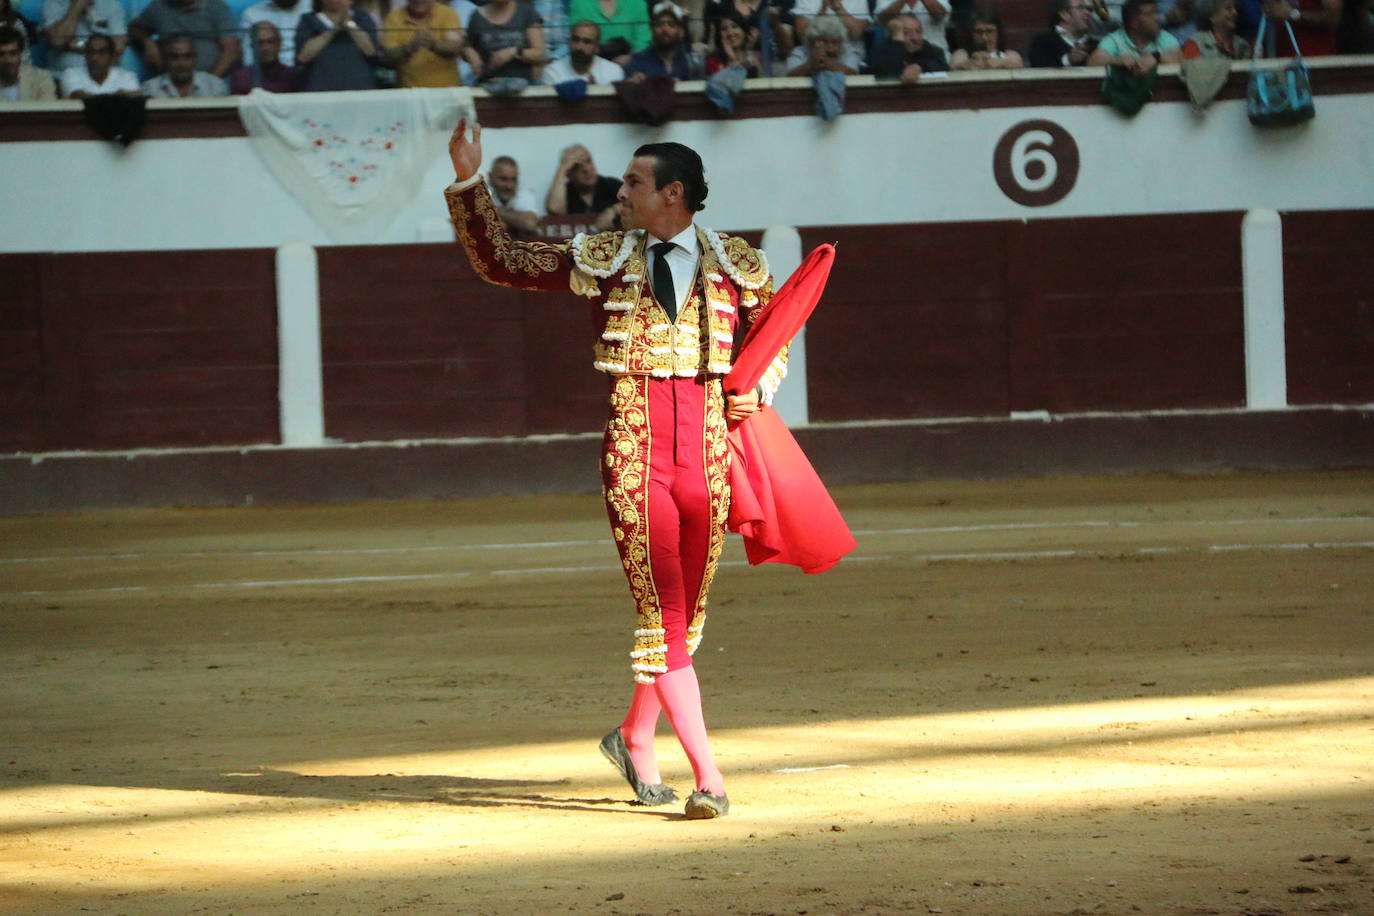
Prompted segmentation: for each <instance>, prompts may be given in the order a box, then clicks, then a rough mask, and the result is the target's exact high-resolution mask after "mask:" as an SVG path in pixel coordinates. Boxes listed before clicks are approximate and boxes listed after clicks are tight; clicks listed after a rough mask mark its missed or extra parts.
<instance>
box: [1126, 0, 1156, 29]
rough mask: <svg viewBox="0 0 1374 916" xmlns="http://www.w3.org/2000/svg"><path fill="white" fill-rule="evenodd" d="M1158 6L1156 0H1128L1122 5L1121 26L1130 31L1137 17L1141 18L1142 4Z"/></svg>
mask: <svg viewBox="0 0 1374 916" xmlns="http://www.w3.org/2000/svg"><path fill="white" fill-rule="evenodd" d="M1146 5H1149V6H1156V5H1157V4H1156V3H1155V0H1126V2H1125V3H1123V4H1122V5H1121V27H1122V28H1123V29H1126V30H1127V31H1130V28H1131V26H1132V25H1134V24H1135V21H1136V19H1138V18H1140V8H1141V7H1142V6H1146Z"/></svg>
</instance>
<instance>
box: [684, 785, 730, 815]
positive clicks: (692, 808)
mask: <svg viewBox="0 0 1374 916" xmlns="http://www.w3.org/2000/svg"><path fill="white" fill-rule="evenodd" d="M686 812H687V819H688V820H689V821H700V820H705V819H707V818H711V817H725V815H727V814H729V813H730V797H729V796H728V795H712V794H711V793H710V792H703V791H701V790H700V789H698V790H697V791H695V792H693V793H692V794H691V795H689V796H688V797H687V809H686Z"/></svg>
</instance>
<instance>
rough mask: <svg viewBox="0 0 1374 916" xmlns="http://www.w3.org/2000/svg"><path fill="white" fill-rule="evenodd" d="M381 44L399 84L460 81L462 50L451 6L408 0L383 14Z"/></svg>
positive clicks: (438, 84) (429, 0)
mask: <svg viewBox="0 0 1374 916" xmlns="http://www.w3.org/2000/svg"><path fill="white" fill-rule="evenodd" d="M382 45H383V47H385V48H386V60H387V62H388V63H390V64H391V65H392V66H393V67H395V68H396V75H397V76H398V77H399V78H400V85H401V87H402V88H407V89H409V88H413V87H417V86H422V87H428V88H440V87H444V86H458V85H461V80H460V79H459V77H458V55H459V54H460V53H462V50H463V27H462V25H461V24H460V23H459V21H458V13H457V12H456V11H455V10H454V9H453V8H452V7H450V6H447V5H445V4H443V3H436V2H435V0H408V2H407V3H405V4H403V5H401V6H398V7H396V9H394V10H392V11H391V12H390V13H388V14H387V17H386V21H385V24H384V25H383V28H382Z"/></svg>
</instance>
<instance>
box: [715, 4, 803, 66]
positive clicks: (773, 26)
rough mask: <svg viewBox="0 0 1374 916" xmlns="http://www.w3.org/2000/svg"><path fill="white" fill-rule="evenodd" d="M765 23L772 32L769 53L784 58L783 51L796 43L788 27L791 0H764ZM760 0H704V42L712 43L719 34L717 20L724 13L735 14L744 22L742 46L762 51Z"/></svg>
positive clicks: (787, 51) (761, 7)
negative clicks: (765, 3) (705, 1)
mask: <svg viewBox="0 0 1374 916" xmlns="http://www.w3.org/2000/svg"><path fill="white" fill-rule="evenodd" d="M767 9H768V27H769V29H770V31H771V32H772V34H773V54H774V59H775V60H777V61H784V60H787V55H789V54H791V53H792V49H793V48H794V47H796V44H797V41H796V32H795V31H794V30H793V28H792V0H785V2H781V3H780V2H777V0H772V2H770V3H769V4H768V7H767ZM763 11H764V4H763V0H719V2H716V0H711V2H708V3H707V4H706V10H705V15H706V36H707V40H708V43H709V44H711V45H712V46H714V45H715V43H716V42H717V40H718V38H719V36H718V34H717V33H718V32H719V30H720V20H721V19H722V18H724V17H726V16H736V17H738V18H739V19H740V20H742V21H743V22H744V24H745V25H744V33H745V46H746V47H748V48H749V49H750V50H751V51H760V52H761V51H762V50H763V45H762V39H763V15H764V14H763Z"/></svg>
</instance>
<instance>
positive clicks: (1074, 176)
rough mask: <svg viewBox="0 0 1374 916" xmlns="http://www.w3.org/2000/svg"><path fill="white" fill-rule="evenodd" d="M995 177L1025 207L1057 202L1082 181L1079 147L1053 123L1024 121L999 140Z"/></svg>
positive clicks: (994, 159)
mask: <svg viewBox="0 0 1374 916" xmlns="http://www.w3.org/2000/svg"><path fill="white" fill-rule="evenodd" d="M992 174H993V177H995V178H996V179H997V186H998V187H999V188H1001V189H1002V193H1003V194H1005V195H1007V196H1008V197H1010V198H1011V199H1012V200H1014V201H1016V202H1017V203H1018V204H1021V205H1022V206H1023V207H1044V206H1046V205H1048V204H1053V203H1057V202H1059V201H1061V200H1063V199H1064V198H1065V197H1067V196H1068V194H1069V192H1070V191H1072V190H1073V186H1074V182H1076V181H1077V180H1078V144H1077V143H1075V142H1073V137H1071V136H1069V132H1068V131H1066V130H1065V129H1064V128H1062V127H1060V126H1059V125H1058V124H1055V123H1054V122H1053V121H1022V122H1021V123H1020V124H1017V125H1016V126H1015V127H1013V128H1012V129H1011V130H1009V131H1007V132H1006V133H1005V134H1003V135H1002V139H1000V140H998V141H997V149H995V150H994V151H993V154H992Z"/></svg>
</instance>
